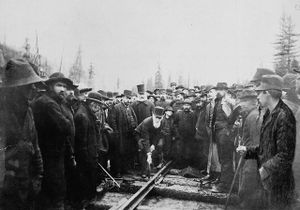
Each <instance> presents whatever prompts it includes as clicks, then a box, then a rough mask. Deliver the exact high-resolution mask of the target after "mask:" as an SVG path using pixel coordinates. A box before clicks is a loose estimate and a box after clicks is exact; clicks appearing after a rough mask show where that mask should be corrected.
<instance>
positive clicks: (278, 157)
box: [237, 75, 296, 210]
mask: <svg viewBox="0 0 300 210" xmlns="http://www.w3.org/2000/svg"><path fill="white" fill-rule="evenodd" d="M282 89H283V80H282V78H281V77H280V76H278V75H265V76H263V77H262V81H261V84H260V85H259V86H258V87H257V88H256V91H257V92H258V96H257V99H258V101H259V103H260V105H261V106H262V107H266V108H267V111H266V113H265V115H264V118H263V123H262V127H261V133H260V144H259V146H239V147H238V148H237V151H238V152H240V153H246V154H245V159H257V160H258V168H259V175H260V180H261V183H262V186H263V188H264V191H265V194H266V196H267V197H266V198H267V206H268V208H269V209H281V210H282V209H290V208H291V203H292V201H293V198H294V188H295V185H294V175H293V170H292V164H293V161H294V154H295V144H296V120H295V117H294V115H293V113H292V111H291V110H290V108H289V107H288V106H287V105H286V104H285V103H284V102H283V101H282V100H281V95H282Z"/></svg>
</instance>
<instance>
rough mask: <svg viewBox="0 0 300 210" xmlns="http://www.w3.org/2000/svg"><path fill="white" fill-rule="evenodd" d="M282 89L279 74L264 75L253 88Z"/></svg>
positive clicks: (262, 89) (260, 89)
mask: <svg viewBox="0 0 300 210" xmlns="http://www.w3.org/2000/svg"><path fill="white" fill-rule="evenodd" d="M282 89H283V79H282V77H280V76H279V75H276V74H274V75H264V76H263V77H262V79H261V83H260V85H259V86H258V87H257V88H256V89H255V90H256V91H264V90H279V91H282Z"/></svg>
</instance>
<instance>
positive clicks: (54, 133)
mask: <svg viewBox="0 0 300 210" xmlns="http://www.w3.org/2000/svg"><path fill="white" fill-rule="evenodd" d="M46 84H47V86H48V90H47V92H46V93H45V94H44V95H42V96H41V97H39V98H38V99H37V100H36V101H35V102H34V103H33V105H32V106H33V113H34V119H35V122H36V128H37V132H38V137H39V144H40V148H41V152H42V157H43V161H44V171H45V173H44V178H43V181H42V191H41V198H40V199H39V202H40V203H39V208H40V209H59V210H61V209H64V199H65V193H66V183H65V166H64V160H65V151H71V150H72V149H71V148H70V145H71V144H70V142H69V141H70V136H72V134H73V131H74V127H72V126H73V123H72V121H71V119H69V118H68V116H67V114H66V113H65V111H64V107H63V106H64V104H65V92H66V89H67V87H70V86H73V82H72V81H71V80H70V79H68V78H66V77H65V76H64V75H63V74H62V73H59V72H56V73H53V74H52V75H51V76H50V77H49V79H48V80H47V81H46ZM68 158H69V159H72V158H74V157H72V156H70V157H67V159H68Z"/></svg>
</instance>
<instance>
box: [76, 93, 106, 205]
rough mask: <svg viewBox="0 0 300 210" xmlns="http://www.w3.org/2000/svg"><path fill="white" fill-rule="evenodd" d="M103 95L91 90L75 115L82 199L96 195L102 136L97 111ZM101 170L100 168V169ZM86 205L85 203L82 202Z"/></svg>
mask: <svg viewBox="0 0 300 210" xmlns="http://www.w3.org/2000/svg"><path fill="white" fill-rule="evenodd" d="M102 103H103V102H102V101H101V95H100V94H99V93H97V92H90V93H89V94H88V97H87V99H86V102H82V103H81V104H80V106H79V108H78V110H77V112H76V114H75V116H74V121H75V159H76V162H77V163H78V171H79V175H80V183H78V184H79V188H80V191H81V196H80V199H81V201H88V200H90V199H92V198H93V197H94V196H95V195H96V187H97V177H96V175H97V157H98V153H97V142H98V139H99V138H100V131H99V129H100V128H99V126H98V125H97V117H96V113H97V112H98V111H99V110H100V109H101V104H102ZM98 170H100V169H98ZM82 204H83V205H85V203H84V202H83V203H82Z"/></svg>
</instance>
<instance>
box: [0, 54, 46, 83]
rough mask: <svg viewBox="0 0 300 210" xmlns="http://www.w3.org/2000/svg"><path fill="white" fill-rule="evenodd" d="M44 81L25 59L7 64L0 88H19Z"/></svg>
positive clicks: (13, 60) (14, 60) (12, 60)
mask: <svg viewBox="0 0 300 210" xmlns="http://www.w3.org/2000/svg"><path fill="white" fill-rule="evenodd" d="M42 81H44V80H43V79H42V78H40V77H39V76H38V75H37V74H36V73H35V71H34V69H33V68H32V66H31V65H30V64H29V63H28V62H27V61H26V60H24V59H20V58H19V59H11V60H9V61H8V62H7V64H6V68H5V70H4V74H3V78H2V83H1V85H0V87H18V86H23V85H29V84H34V83H38V82H42Z"/></svg>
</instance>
